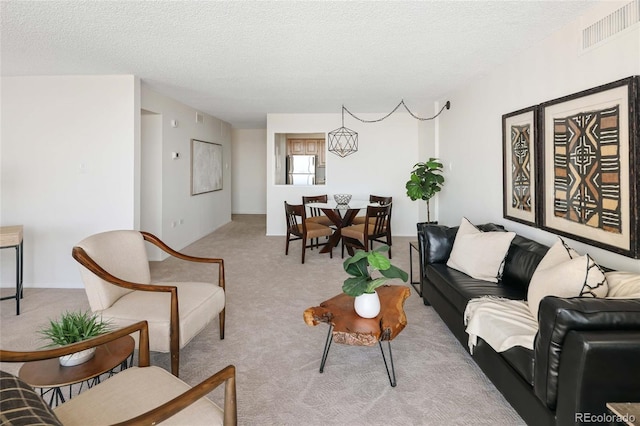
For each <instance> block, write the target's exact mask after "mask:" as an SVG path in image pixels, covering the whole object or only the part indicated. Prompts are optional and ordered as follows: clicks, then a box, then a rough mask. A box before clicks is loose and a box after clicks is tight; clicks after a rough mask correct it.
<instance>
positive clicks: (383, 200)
mask: <svg viewBox="0 0 640 426" xmlns="http://www.w3.org/2000/svg"><path fill="white" fill-rule="evenodd" d="M392 201H393V197H383V196H380V195H369V202H370V203H378V204H380V205H381V206H386V205H387V204H391V202H392ZM389 216H391V213H389ZM364 221H365V216H363V215H360V216H356V217H355V218H354V219H353V224H354V225H360V224H361V223H364Z"/></svg>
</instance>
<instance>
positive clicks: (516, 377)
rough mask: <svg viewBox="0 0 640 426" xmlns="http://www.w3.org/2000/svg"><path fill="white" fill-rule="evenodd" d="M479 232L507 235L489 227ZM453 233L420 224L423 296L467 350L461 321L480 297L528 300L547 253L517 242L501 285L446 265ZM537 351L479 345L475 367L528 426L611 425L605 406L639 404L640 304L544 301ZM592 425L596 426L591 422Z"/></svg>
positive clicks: (480, 342)
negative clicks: (530, 288)
mask: <svg viewBox="0 0 640 426" xmlns="http://www.w3.org/2000/svg"><path fill="white" fill-rule="evenodd" d="M479 228H480V229H481V230H482V231H504V228H503V227H501V226H499V225H494V224H486V225H481V226H479ZM457 230H458V227H447V226H442V225H434V224H428V223H418V246H419V252H420V253H419V255H420V261H421V262H422V265H421V266H422V267H421V268H420V269H421V271H422V272H421V283H420V285H421V291H422V297H423V300H424V303H425V305H432V306H433V308H434V309H435V310H436V312H438V314H439V315H440V317H441V318H442V320H443V321H444V322H445V323H446V324H447V326H448V327H449V329H450V330H451V331H452V332H453V334H454V335H455V336H456V338H457V339H458V340H459V341H460V343H461V344H462V345H463V346H464V347H465V348H466V349H467V351H468V347H467V340H468V336H467V334H466V332H465V326H464V323H463V313H464V310H465V307H466V304H467V301H469V300H470V299H472V298H475V297H480V296H484V295H492V296H499V297H505V298H509V299H516V300H525V299H526V296H527V287H528V285H529V281H530V280H531V276H532V275H533V272H534V271H535V269H536V266H537V265H538V263H539V262H540V260H541V259H542V258H543V257H544V255H545V253H546V252H547V250H548V248H549V247H547V246H545V245H542V244H539V243H537V242H535V241H533V240H531V239H528V238H524V237H522V236H520V235H516V236H515V238H514V239H513V241H512V243H511V246H510V248H509V251H508V253H507V257H506V259H505V264H504V270H503V276H502V279H501V281H499V282H498V283H491V282H487V281H480V280H476V279H473V278H471V277H469V276H468V275H465V274H464V273H462V272H459V271H457V270H455V269H452V268H449V267H447V265H446V262H447V259H448V258H449V254H450V253H451V249H452V247H453V242H454V240H455V236H456V232H457ZM538 323H539V331H538V334H537V335H536V338H535V343H534V350H533V351H532V350H529V349H526V348H524V347H520V346H516V347H514V348H511V349H509V350H507V351H504V352H501V353H498V352H496V351H494V350H493V349H492V348H491V346H489V345H488V344H487V343H486V342H484V341H483V340H482V339H481V338H478V343H477V346H476V347H475V349H474V352H473V356H472V357H473V359H474V360H475V362H476V363H477V364H478V365H479V366H480V368H481V369H482V370H483V371H484V373H485V374H486V375H487V377H488V378H489V379H490V380H491V381H492V382H493V384H494V385H495V386H496V387H497V388H498V389H499V390H500V392H502V394H503V395H504V397H505V398H506V399H507V400H508V401H509V403H510V404H511V405H512V406H513V407H514V408H515V410H516V411H517V412H518V413H519V414H520V415H521V416H522V418H523V419H524V421H525V422H527V424H530V425H570V424H582V423H585V424H586V423H589V424H594V423H593V420H602V421H603V422H605V423H606V422H609V421H610V420H611V419H612V417H611V413H609V412H608V411H607V409H606V406H605V404H606V402H640V299H626V300H619V299H618V300H613V299H593V298H569V299H567V298H558V297H551V296H549V297H545V298H544V299H543V300H542V302H541V303H540V309H539V314H538ZM596 423H597V422H596Z"/></svg>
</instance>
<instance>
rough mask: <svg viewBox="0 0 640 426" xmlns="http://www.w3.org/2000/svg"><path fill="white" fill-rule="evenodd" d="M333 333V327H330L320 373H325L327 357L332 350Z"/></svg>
mask: <svg viewBox="0 0 640 426" xmlns="http://www.w3.org/2000/svg"><path fill="white" fill-rule="evenodd" d="M332 331H333V325H329V333H327V341H326V342H325V343H324V351H323V352H322V362H321V363H320V372H321V373H322V372H323V371H324V364H325V363H326V362H327V356H328V355H329V349H331V342H333V339H332V338H331V332H332Z"/></svg>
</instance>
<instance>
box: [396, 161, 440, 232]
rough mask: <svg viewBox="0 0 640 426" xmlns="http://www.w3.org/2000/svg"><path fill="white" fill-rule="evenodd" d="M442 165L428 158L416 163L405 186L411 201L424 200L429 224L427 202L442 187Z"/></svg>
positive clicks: (429, 214)
mask: <svg viewBox="0 0 640 426" xmlns="http://www.w3.org/2000/svg"><path fill="white" fill-rule="evenodd" d="M442 169H443V166H442V163H441V162H440V161H439V160H438V159H437V158H433V157H432V158H429V161H427V162H424V163H417V164H415V165H414V166H413V170H412V171H411V178H410V180H409V181H408V182H407V184H406V185H405V187H406V188H407V195H408V196H409V198H411V199H412V200H413V201H415V200H424V201H426V202H427V222H431V213H430V209H429V200H430V199H431V198H433V197H434V196H435V195H436V194H437V193H438V192H440V190H441V189H442V185H444V176H442Z"/></svg>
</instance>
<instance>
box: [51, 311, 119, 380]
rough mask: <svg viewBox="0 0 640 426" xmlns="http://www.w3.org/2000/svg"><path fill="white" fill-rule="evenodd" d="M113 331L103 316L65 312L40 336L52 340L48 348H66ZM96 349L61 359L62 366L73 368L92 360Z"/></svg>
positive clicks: (86, 312) (52, 321)
mask: <svg viewBox="0 0 640 426" xmlns="http://www.w3.org/2000/svg"><path fill="white" fill-rule="evenodd" d="M111 329H112V326H111V323H110V322H109V321H104V320H103V319H102V317H101V316H98V315H97V314H92V313H91V312H89V311H85V312H68V311H67V312H65V313H63V314H62V315H61V316H60V318H59V319H56V320H51V319H50V320H49V325H48V326H47V327H44V328H42V329H41V330H40V331H39V334H40V335H41V336H42V338H43V339H46V340H50V343H49V344H48V345H46V347H52V346H65V345H69V344H71V343H76V342H81V341H83V340H87V339H91V338H92V337H96V336H99V335H101V334H104V333H106V332H108V331H110V330H111ZM95 351H96V348H90V349H86V350H84V351H80V352H76V353H73V354H69V355H65V356H61V357H60V365H63V366H67V367H70V366H73V365H78V364H82V363H83V362H86V361H88V360H90V359H91V358H92V357H93V355H94V354H95Z"/></svg>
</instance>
